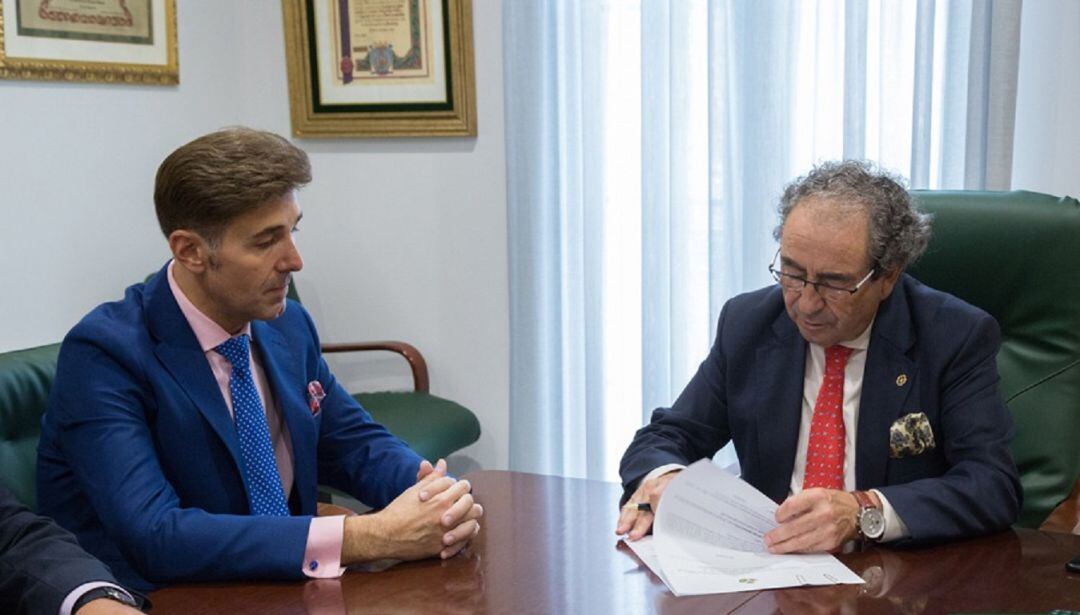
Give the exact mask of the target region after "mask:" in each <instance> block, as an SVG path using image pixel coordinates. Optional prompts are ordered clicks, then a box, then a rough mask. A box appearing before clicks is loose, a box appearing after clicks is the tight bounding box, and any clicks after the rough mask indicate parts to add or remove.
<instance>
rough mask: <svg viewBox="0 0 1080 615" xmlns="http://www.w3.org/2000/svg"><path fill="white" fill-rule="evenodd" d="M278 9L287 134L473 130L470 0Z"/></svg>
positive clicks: (342, 1) (336, 1)
mask: <svg viewBox="0 0 1080 615" xmlns="http://www.w3.org/2000/svg"><path fill="white" fill-rule="evenodd" d="M282 10H283V12H284V18H285V55H286V64H287V71H288V79H289V107H290V110H291V114H290V115H291V119H292V131H293V136H296V137H301V138H333V137H455V136H476V133H477V125H476V124H477V123H476V84H475V78H474V63H473V40H472V2H471V0H398V1H397V2H386V1H379V2H376V1H373V0H282ZM365 20H368V21H365ZM380 37H383V38H382V39H381V40H380ZM394 41H397V42H398V44H397V45H396V47H395V44H394ZM402 50H407V51H402ZM399 52H400V53H399Z"/></svg>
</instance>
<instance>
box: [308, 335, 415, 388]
mask: <svg viewBox="0 0 1080 615" xmlns="http://www.w3.org/2000/svg"><path fill="white" fill-rule="evenodd" d="M370 350H388V351H390V352H396V353H398V354H399V355H401V356H402V357H404V358H405V360H406V361H408V362H409V368H410V369H411V370H412V377H413V390H414V391H416V392H418V393H427V392H428V370H427V361H425V360H424V355H422V354H420V351H419V350H417V349H416V347H415V346H413V345H412V344H408V343H406V342H391V341H386V342H363V343H354V344H348V343H347V344H323V345H322V351H323V353H324V354H325V353H328V352H366V351H370Z"/></svg>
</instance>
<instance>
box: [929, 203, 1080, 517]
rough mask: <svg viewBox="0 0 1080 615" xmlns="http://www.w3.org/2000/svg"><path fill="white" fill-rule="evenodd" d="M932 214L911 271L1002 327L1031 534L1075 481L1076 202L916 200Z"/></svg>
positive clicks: (1078, 471) (1079, 229) (1079, 231)
mask: <svg viewBox="0 0 1080 615" xmlns="http://www.w3.org/2000/svg"><path fill="white" fill-rule="evenodd" d="M913 194H914V196H915V198H916V200H917V202H918V204H919V206H920V207H921V208H922V209H923V210H925V211H927V212H930V213H932V214H934V223H933V237H932V238H931V240H930V246H929V247H928V248H927V250H926V254H924V255H923V257H922V258H921V259H920V260H919V261H918V262H917V263H916V264H915V266H914V267H912V268H911V269H910V271H909V273H911V274H912V275H913V276H915V277H916V278H918V279H919V280H921V281H922V282H924V283H925V284H928V285H930V286H932V287H934V288H937V289H939V290H944V291H946V292H949V293H952V294H954V295H956V296H958V297H960V298H961V299H964V300H965V301H967V302H969V303H972V304H974V305H977V306H979V307H981V308H982V309H984V310H986V311H987V312H989V313H990V315H992V316H993V317H994V318H995V319H997V321H998V324H999V325H1001V333H1002V345H1001V351H1000V352H999V353H998V370H999V371H1000V372H1001V390H1002V394H1003V395H1004V397H1005V402H1006V404H1007V405H1008V407H1009V410H1010V411H1011V412H1012V415H1013V419H1014V421H1015V424H1016V437H1015V439H1014V440H1013V447H1012V448H1013V454H1014V456H1015V458H1016V463H1017V465H1018V466H1019V469H1020V481H1021V483H1022V484H1023V488H1024V506H1023V509H1022V510H1021V513H1020V520H1019V525H1022V526H1026V527H1037V526H1038V525H1039V524H1040V523H1041V522H1042V521H1043V520H1044V519H1045V518H1046V517H1047V515H1049V514H1050V512H1051V510H1053V509H1054V507H1055V506H1057V505H1058V504H1060V503H1061V502H1062V501H1063V500H1065V498H1066V497H1067V496H1068V494H1069V491H1070V489H1071V488H1072V486H1073V483H1074V482H1075V481H1076V479H1077V476H1078V475H1080V267H1078V264H1080V202H1078V201H1077V200H1076V199H1073V198H1058V197H1053V196H1049V195H1045V194H1038V193H1034V192H1023V191H1017V192H948V191H914V192H913Z"/></svg>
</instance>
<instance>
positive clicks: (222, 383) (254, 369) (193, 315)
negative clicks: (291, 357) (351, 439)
mask: <svg viewBox="0 0 1080 615" xmlns="http://www.w3.org/2000/svg"><path fill="white" fill-rule="evenodd" d="M174 265H175V262H172V263H169V273H168V275H169V288H170V289H172V293H173V297H175V298H176V303H177V305H179V306H180V311H181V312H182V313H183V314H184V318H186V319H187V322H188V324H189V325H190V326H191V330H192V331H194V332H195V339H197V340H198V341H199V346H200V347H201V348H202V350H203V352H204V353H206V360H207V361H208V362H209V363H210V369H211V371H213V373H214V378H215V379H216V380H217V384H218V387H219V388H220V389H221V396H222V397H223V398H224V399H225V405H226V406H227V407H228V408H229V415H230V416H232V412H233V407H232V395H231V394H230V393H229V376H230V375H231V374H232V364H230V363H229V361H228V359H226V358H225V357H223V356H222V355H220V354H218V353H217V352H215V351H214V348H216V347H217V346H218V345H220V344H221V343H222V342H224V341H225V340H227V339H229V338H230V337H232V335H230V334H229V332H228V331H226V330H225V329H222V328H221V325H219V324H217V323H216V322H214V321H213V320H212V319H211V318H210V317H209V316H207V315H206V314H203V313H202V312H201V311H199V308H197V307H195V304H193V303H192V302H191V301H190V300H189V299H188V298H187V296H185V295H184V291H182V290H181V289H180V286H179V285H178V284H177V283H176V278H175V277H174V276H173V266H174ZM241 333H247V334H248V335H249V336H250V335H251V323H248V324H246V325H244V328H243V330H242V331H241ZM251 374H252V376H254V378H255V388H256V389H258V391H259V399H260V400H261V401H262V404H263V408H265V409H266V423H267V425H268V426H269V427H270V441H271V444H273V447H274V457H275V459H276V460H277V468H278V474H279V475H280V476H281V487H282V489H283V490H284V491H285V494H286V498H287V497H288V494H289V493H290V492H291V491H292V484H293V454H292V441H291V439H290V438H289V428H288V426H287V425H286V424H285V420H284V417H283V416H282V414H281V408H279V407H278V405H277V402H276V400H275V399H274V396H273V393H272V391H271V389H270V386H269V384H268V383H267V381H266V374H265V373H264V372H263V368H262V362H261V361H260V359H259V353H258V352H252V353H251ZM344 540H345V517H344V516H341V515H338V516H333V517H313V518H312V519H311V526H310V527H309V529H308V538H307V547H306V548H305V550H304V561H303V562H302V563H301V564H300V567H301V569H302V570H303V572H304V574H305V575H307V576H309V577H312V578H318V579H325V578H336V577H339V576H341V575H342V573H344V572H345V569H344V568H342V567H341V546H342V543H343V542H344Z"/></svg>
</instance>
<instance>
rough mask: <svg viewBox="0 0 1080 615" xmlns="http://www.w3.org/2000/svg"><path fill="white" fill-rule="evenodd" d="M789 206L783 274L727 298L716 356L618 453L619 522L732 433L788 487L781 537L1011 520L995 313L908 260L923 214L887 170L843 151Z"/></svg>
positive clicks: (824, 545)
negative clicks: (927, 282) (843, 158)
mask: <svg viewBox="0 0 1080 615" xmlns="http://www.w3.org/2000/svg"><path fill="white" fill-rule="evenodd" d="M780 218H781V222H780V225H779V227H778V228H777V230H776V233H775V235H776V238H777V239H778V240H779V242H780V248H779V250H778V252H777V254H776V257H775V259H774V262H773V264H772V265H771V266H770V267H769V269H770V271H771V272H772V274H773V277H774V278H775V279H776V280H777V282H778V284H777V285H776V286H772V287H768V288H763V289H761V290H758V291H754V292H750V293H747V294H744V295H740V296H737V297H735V298H733V299H731V300H730V301H729V302H728V303H727V304H726V305H725V306H724V308H723V310H722V311H721V314H720V319H719V323H718V325H717V335H716V342H715V344H714V345H713V348H712V350H711V351H710V353H709V355H708V357H706V359H705V361H704V362H703V363H702V364H701V366H700V367H699V369H698V371H697V373H696V374H695V375H694V377H693V378H692V379H691V381H690V383H689V384H688V385H687V387H686V389H685V390H684V391H683V392H682V394H681V395H680V396H679V398H678V399H677V400H675V403H674V405H673V406H672V407H671V408H661V409H658V410H656V411H655V412H654V413H653V416H652V420H651V422H650V423H649V424H648V425H646V426H645V427H644V428H642V429H641V430H640V431H638V433H637V435H636V436H635V437H634V440H633V442H632V443H631V444H630V447H629V448H628V449H627V451H626V453H625V455H624V456H623V459H622V464H621V468H620V472H621V475H622V478H623V485H624V488H625V493H624V496H623V503H624V506H623V507H622V509H621V511H620V516H619V521H618V525H617V528H616V532H617V533H618V534H628V536H629V538H630V539H631V540H636V539H639V538H640V537H641V536H643V535H645V533H647V532H648V531H649V529H650V527H651V525H652V520H653V513H652V512H650V511H649V510H648V509H649V508H651V509H653V510H655V509H656V507H657V506H659V505H662V500H661V495H662V494H663V491H664V488H665V487H666V486H667V484H668V483H669V482H670V481H671V479H672V478H673V477H674V476H675V475H676V473H677V472H678V471H679V470H680V469H681V468H682V467H684V466H685V465H686V464H688V463H690V462H692V461H695V460H697V459H700V458H702V457H709V456H711V455H712V454H713V453H715V452H716V451H717V450H718V449H719V448H720V447H722V446H724V445H725V444H727V442H728V441H733V442H734V444H735V450H736V453H737V455H738V457H739V462H740V466H741V469H742V477H743V479H744V480H746V481H747V482H749V483H750V484H752V485H754V486H755V487H757V488H758V489H759V490H760V491H762V492H763V493H765V494H766V495H767V496H769V497H770V498H772V499H774V500H775V501H777V502H782V504H781V505H780V507H779V509H778V510H777V514H776V517H777V519H776V520H777V522H778V527H777V528H775V529H774V530H772V531H771V532H769V533H768V534H766V536H765V543H766V545H767V546H768V548H769V550H770V551H772V552H774V553H789V552H820V551H832V550H836V549H838V548H839V547H841V546H842V545H843V544H844V543H846V542H848V541H850V540H852V539H855V538H862V539H864V540H874V541H904V542H910V543H918V542H931V541H939V540H945V539H953V538H959V537H963V536H972V535H977V534H982V533H988V532H993V531H998V530H1001V529H1004V528H1007V527H1008V526H1009V525H1010V524H1011V523H1013V522H1014V521H1015V520H1016V516H1017V514H1018V512H1019V508H1020V501H1021V491H1020V484H1019V479H1018V477H1017V471H1016V466H1015V463H1014V462H1013V459H1012V456H1011V454H1010V452H1009V441H1010V440H1011V439H1012V433H1013V428H1012V420H1011V417H1010V415H1009V413H1008V411H1007V409H1006V408H1005V404H1004V402H1003V400H1002V398H1001V394H1000V392H999V390H998V380H999V377H998V372H997V363H996V356H997V351H998V347H999V345H1000V331H999V329H998V326H997V323H996V322H995V321H994V319H993V318H991V317H990V316H989V315H988V314H986V313H985V312H983V311H982V310H980V309H978V308H976V307H973V306H971V305H969V304H967V303H964V302H963V301H961V300H959V299H957V298H956V297H953V296H951V295H948V294H945V293H942V292H939V291H936V290H934V289H931V288H928V287H926V286H924V285H922V284H920V283H919V282H918V281H916V280H915V279H914V278H911V277H910V276H908V275H907V274H905V273H903V271H904V269H905V267H906V266H907V265H908V264H909V263H910V262H912V261H913V260H914V259H916V258H917V257H918V256H919V255H920V254H921V253H922V251H923V250H924V249H925V247H926V244H927V241H928V239H929V235H930V220H929V217H928V216H927V215H925V214H922V213H920V212H918V211H917V210H916V209H915V208H914V207H913V205H912V202H911V198H910V196H909V195H908V193H907V191H906V190H904V188H903V187H902V186H901V185H900V183H899V182H898V181H897V180H895V179H894V178H892V177H890V176H888V175H887V174H884V173H881V172H879V171H877V170H876V169H874V168H873V167H872V166H870V165H868V164H865V163H858V162H843V163H828V164H824V165H821V166H819V167H817V168H815V169H814V170H813V171H812V172H811V173H809V174H808V175H807V176H805V177H802V178H800V179H798V180H796V181H795V182H794V183H792V184H791V185H790V186H788V188H787V189H786V190H785V192H784V195H783V197H782V199H781V203H780ZM646 504H648V506H646Z"/></svg>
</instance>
